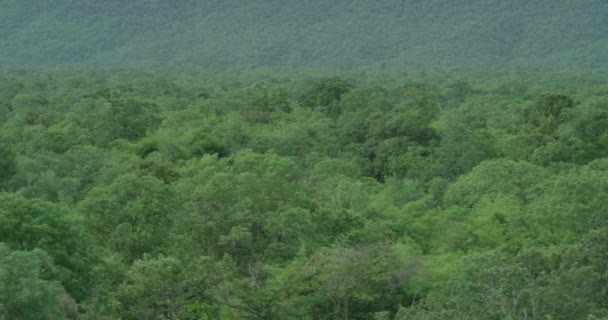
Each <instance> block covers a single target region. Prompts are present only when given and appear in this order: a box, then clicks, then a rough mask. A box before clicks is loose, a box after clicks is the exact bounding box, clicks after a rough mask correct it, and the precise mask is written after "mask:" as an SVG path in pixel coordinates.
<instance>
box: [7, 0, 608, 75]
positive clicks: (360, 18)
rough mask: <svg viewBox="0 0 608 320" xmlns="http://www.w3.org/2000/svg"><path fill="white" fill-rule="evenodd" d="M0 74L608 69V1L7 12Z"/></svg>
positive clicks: (216, 4) (393, 1) (144, 0)
mask: <svg viewBox="0 0 608 320" xmlns="http://www.w3.org/2000/svg"><path fill="white" fill-rule="evenodd" d="M0 12H1V13H0V52H2V53H3V54H2V55H0V67H1V68H36V67H49V66H52V67H63V66H76V67H79V66H80V67H98V66H105V67H149V66H186V67H192V66H210V65H239V64H248V65H251V64H253V65H270V66H274V65H276V66H315V67H319V66H320V67H324V66H355V65H372V66H379V65H403V66H423V67H424V66H438V67H468V66H481V67H484V66H532V67H544V68H560V67H591V68H597V67H605V66H607V65H608V24H607V23H605V22H606V21H608V3H605V2H602V1H598V0H581V1H576V2H572V1H566V0H557V1H548V0H537V1H534V2H531V1H521V0H513V1H506V2H505V1H498V0H458V1H450V2H446V1H440V0H428V1H419V0H384V1H382V2H377V1H370V0H336V1H332V2H327V1H319V0H308V1H295V0H285V1H276V0H250V1H247V2H244V1H240V0H226V1H205V2H198V1H193V0H178V1H163V0H131V1H129V2H126V3H125V2H120V1H115V0H110V1H104V2H103V3H101V2H98V1H93V0H82V1H74V0H55V1H51V0H46V1H41V0H39V1H33V2H29V1H28V2H27V3H25V2H23V1H17V0H5V1H3V2H2V3H0Z"/></svg>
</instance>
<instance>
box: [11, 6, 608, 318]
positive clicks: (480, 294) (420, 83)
mask: <svg viewBox="0 0 608 320" xmlns="http://www.w3.org/2000/svg"><path fill="white" fill-rule="evenodd" d="M9 2H10V1H9ZM15 3H16V2H15ZM82 3H86V2H82ZM151 3H152V2H151ZM184 3H185V2H184ZM412 3H413V2H412ZM184 5H185V4H184ZM82 6H85V5H84V4H82ZM5 23H6V22H5ZM2 30H3V29H2ZM606 76H608V74H606V73H604V72H548V71H544V72H534V71H513V70H511V71H508V70H494V71H489V70H486V71H480V70H477V71H476V70H462V71H451V72H448V71H432V70H429V69H420V70H419V69H413V68H402V69H399V68H392V69H391V70H384V71H380V70H378V69H365V68H359V69H351V70H348V71H346V70H341V71H337V70H333V69H323V70H319V69H303V68H301V69H281V68H260V67H258V68H236V67H235V68H215V69H212V68H210V69H205V70H200V71H183V70H182V71H177V70H162V72H161V71H159V70H158V69H140V70H129V71H124V70H123V71H119V70H112V71H102V70H90V71H86V70H78V71H68V70H63V71H41V70H38V71H4V72H2V73H0V83H1V84H2V85H1V86H0V319H7V320H8V319H59V320H60V319H81V320H84V319H126V320H135V319H141V320H144V319H145V320H149V319H158V320H160V319H192V320H194V319H234V320H236V319H266V320H270V319H302V320H312V319H319V320H322V319H327V320H334V319H341V320H347V319H351V320H366V319H377V320H406V319H408V320H409V319H414V320H428V319H488V320H490V319H564V320H571V319H587V320H588V319H608V301H607V300H606V299H605V297H606V288H608V264H607V263H606V261H608V260H607V259H608V256H607V255H608V245H607V244H608V216H607V214H608V211H607V208H608V197H606V194H608V85H607V84H606V81H605V79H606Z"/></svg>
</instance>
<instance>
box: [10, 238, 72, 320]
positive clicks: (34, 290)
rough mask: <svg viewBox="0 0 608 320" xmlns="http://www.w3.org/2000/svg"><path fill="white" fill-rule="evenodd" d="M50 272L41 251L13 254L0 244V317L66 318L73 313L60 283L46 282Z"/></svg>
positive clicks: (31, 318) (51, 264) (46, 260)
mask: <svg viewBox="0 0 608 320" xmlns="http://www.w3.org/2000/svg"><path fill="white" fill-rule="evenodd" d="M52 269H53V263H52V259H51V258H50V257H49V256H48V255H47V254H46V253H45V252H44V251H42V250H40V249H35V250H33V251H12V250H10V249H9V248H8V247H7V246H6V245H4V244H3V243H0V318H2V319H24V320H25V319H27V320H49V319H57V320H62V319H66V316H67V314H68V312H71V311H73V310H69V309H68V306H67V305H66V301H65V299H66V297H65V293H64V290H63V287H62V286H61V284H60V283H59V282H58V281H53V280H49V274H50V273H52ZM72 315H73V313H72Z"/></svg>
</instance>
